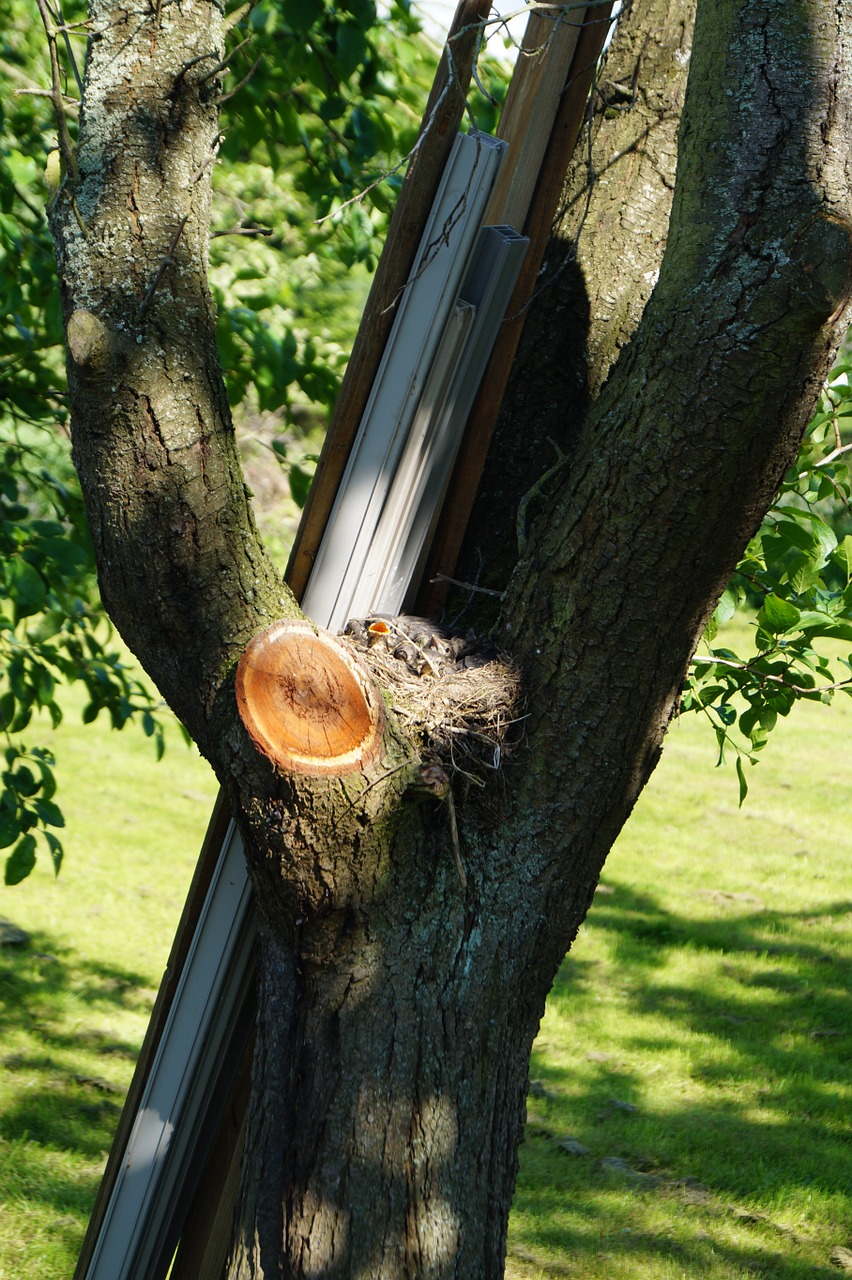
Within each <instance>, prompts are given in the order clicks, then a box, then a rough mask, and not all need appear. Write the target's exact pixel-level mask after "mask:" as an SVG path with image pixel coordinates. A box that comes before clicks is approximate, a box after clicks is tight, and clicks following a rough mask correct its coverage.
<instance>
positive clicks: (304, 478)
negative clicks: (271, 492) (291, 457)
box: [290, 462, 313, 507]
mask: <svg viewBox="0 0 852 1280" xmlns="http://www.w3.org/2000/svg"><path fill="white" fill-rule="evenodd" d="M312 479H313V477H312V476H310V475H308V473H307V471H303V470H302V468H301V467H299V466H297V465H296V463H295V462H294V463H293V465H292V466H291V468H290V492H291V494H292V495H293V501H294V502H295V504H296V506H297V507H304V505H305V503H306V502H307V500H308V492H309V490H310V487H311V480H312Z"/></svg>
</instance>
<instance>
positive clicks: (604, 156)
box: [448, 0, 695, 624]
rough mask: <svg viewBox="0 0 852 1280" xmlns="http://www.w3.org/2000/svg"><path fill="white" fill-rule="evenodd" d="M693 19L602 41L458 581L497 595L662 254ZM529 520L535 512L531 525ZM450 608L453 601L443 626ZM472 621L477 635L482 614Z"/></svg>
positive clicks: (660, 4) (659, 2)
mask: <svg viewBox="0 0 852 1280" xmlns="http://www.w3.org/2000/svg"><path fill="white" fill-rule="evenodd" d="M694 19H695V0H641V2H640V0H633V3H632V4H631V5H629V6H628V13H627V14H625V15H624V16H623V17H622V20H621V21H620V22H619V24H618V25H617V27H616V29H615V34H614V36H613V39H612V42H611V44H610V46H609V48H608V50H607V53H606V56H605V58H604V60H603V62H602V65H601V68H600V71H599V74H598V76H597V80H596V85H595V89H594V92H593V94H592V97H591V99H590V102H589V117H588V124H587V128H586V129H585V130H584V133H583V136H582V139H581V143H580V145H579V146H578V148H577V151H576V153H575V157H574V160H573V162H572V165H571V168H570V170H569V174H568V179H567V181H566V183H565V189H564V192H563V198H562V205H561V208H560V211H559V216H558V218H557V220H556V223H555V224H554V227H553V232H552V235H551V239H550V244H549V245H548V249H547V254H546V256H545V260H544V264H543V266H542V270H541V274H540V278H539V283H538V288H537V290H536V294H535V297H534V299H533V302H532V305H531V307H530V314H529V317H528V319H527V322H526V326H525V329H524V334H523V337H522V339H521V345H520V348H519V351H518V355H517V358H516V360H515V364H514V366H513V370H512V378H511V381H510V384H509V388H508V391H507V394H506V396H505V399H504V401H503V405H502V408H501V411H500V417H499V420H498V423H497V428H496V432H495V438H494V443H493V446H492V449H491V452H490V454H489V458H488V461H487V463H486V468H485V473H484V475H483V479H482V483H481V485H480V491H479V495H478V498H477V502H476V505H475V507H474V511H473V515H472V518H471V521H470V524H469V526H468V532H467V536H466V539H465V543H464V547H463V550H462V555H461V560H460V564H459V569H458V577H460V578H461V579H463V580H464V581H468V582H472V581H476V582H478V583H479V585H481V586H487V587H490V588H492V589H495V590H500V591H502V590H503V589H504V588H505V587H506V585H507V583H508V580H509V576H510V574H511V572H512V570H513V569H514V566H515V562H516V560H517V556H518V529H517V517H518V507H519V504H520V502H521V499H522V497H523V495H524V494H525V493H527V492H529V490H530V489H531V488H532V487H533V486H534V485H535V484H536V482H537V481H538V479H539V477H540V476H541V474H542V470H543V467H542V459H545V460H546V465H547V466H550V465H551V464H553V463H555V462H556V461H557V457H558V453H557V450H559V451H562V452H568V453H570V452H571V450H572V449H573V447H574V445H575V442H576V439H577V435H578V432H579V430H580V427H581V425H582V423H583V421H584V417H585V414H586V412H587V411H588V408H589V404H590V402H591V401H592V400H593V399H594V398H595V397H596V396H597V394H598V393H599V391H600V388H601V386H602V385H603V382H604V381H605V379H606V377H607V375H608V373H609V370H610V368H611V366H612V364H613V361H614V360H615V358H616V356H617V354H618V351H619V349H620V348H621V347H622V346H624V344H625V343H626V342H627V341H629V339H630V337H631V335H632V334H633V331H634V330H635V328H636V326H637V325H638V323H639V321H640V320H641V318H642V312H643V310H644V307H645V303H646V302H647V300H648V298H649V297H650V294H651V290H652V288H653V286H654V284H655V282H656V280H657V276H658V274H659V270H660V263H661V261H662V257H663V252H664V250H665V247H666V237H667V234H668V223H669V213H670V211H671V202H672V194H673V192H674V184H675V166H676V163H677V130H678V125H679V123H680V115H681V108H682V106H683V98H684V94H685V91H686V78H687V73H688V69H689V61H690V57H691V51H692V31H693V26H694ZM519 424H523V429H522V430H519V429H518V428H519ZM553 487H554V486H550V488H549V489H548V490H545V492H552V489H553ZM538 509H539V504H538V500H537V499H536V505H532V504H531V505H530V514H533V513H534V512H536V511H537V510H538ZM462 600H463V597H462V596H461V595H460V594H459V593H456V595H455V596H454V598H453V599H452V600H451V601H450V605H449V610H448V612H449V614H450V616H452V614H453V613H454V612H456V611H457V610H458V609H459V608H460V607H461V605H462ZM483 603H484V602H483V601H482V600H480V602H479V604H480V606H481V605H482V604H483ZM475 614H478V615H479V616H480V618H481V619H482V621H483V624H484V622H485V620H486V619H487V617H488V610H487V607H485V608H483V607H480V608H478V609H476V610H475ZM469 617H470V615H469V614H468V615H466V620H468V619H469Z"/></svg>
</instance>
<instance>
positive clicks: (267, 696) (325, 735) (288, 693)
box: [236, 620, 384, 776]
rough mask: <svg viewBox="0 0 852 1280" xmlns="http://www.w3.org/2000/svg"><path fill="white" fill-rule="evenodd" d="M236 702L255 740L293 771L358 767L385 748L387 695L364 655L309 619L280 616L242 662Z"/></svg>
mask: <svg viewBox="0 0 852 1280" xmlns="http://www.w3.org/2000/svg"><path fill="white" fill-rule="evenodd" d="M236 684H237V706H238V708H239V712H240V716H241V718H242V721H243V724H244V725H245V727H246V729H247V730H248V732H249V734H250V735H251V738H252V739H253V741H254V743H255V744H256V746H257V747H258V748H259V749H260V750H261V751H262V752H263V753H264V754H265V755H267V756H268V757H269V758H270V760H272V761H273V763H274V764H276V765H278V767H279V768H281V769H284V770H286V771H287V772H289V773H301V774H310V775H313V776H335V775H340V774H344V773H353V772H354V771H355V770H356V769H362V768H364V766H365V765H367V764H369V763H370V761H371V760H373V759H374V758H375V756H376V754H377V753H378V750H379V746H380V744H381V739H382V725H383V722H384V716H383V711H382V702H381V698H380V697H379V694H378V690H377V689H376V687H375V685H374V684H373V681H372V680H371V678H370V676H369V674H368V673H367V672H366V671H365V670H364V669H363V668H362V666H361V663H360V662H359V661H358V658H357V657H356V656H355V654H353V653H352V652H351V650H349V649H348V648H346V647H345V646H344V645H342V644H340V642H339V641H337V640H335V639H334V637H333V636H330V635H328V634H327V633H326V632H324V631H320V630H318V629H317V628H316V627H314V626H313V624H312V623H310V622H306V621H302V620H282V621H279V622H273V623H271V625H270V626H268V627H266V628H264V630H263V631H260V632H259V633H258V634H257V635H256V636H255V637H254V639H253V640H251V641H250V643H249V645H248V647H247V648H246V650H245V653H244V654H243V656H242V657H241V658H240V661H239V664H238V666H237V682H236Z"/></svg>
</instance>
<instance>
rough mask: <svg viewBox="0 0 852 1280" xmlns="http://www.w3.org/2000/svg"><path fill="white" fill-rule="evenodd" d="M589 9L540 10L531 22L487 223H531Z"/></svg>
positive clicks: (505, 113) (504, 120) (503, 122)
mask: <svg viewBox="0 0 852 1280" xmlns="http://www.w3.org/2000/svg"><path fill="white" fill-rule="evenodd" d="M584 16H585V9H580V10H577V9H569V10H568V12H567V13H566V12H565V11H564V10H562V9H554V10H548V9H544V10H542V9H537V10H534V11H533V12H532V13H531V14H530V16H529V20H528V21H527V28H526V31H525V32H524V38H523V40H522V41H521V46H520V50H519V53H518V62H517V70H516V71H515V74H514V75H513V76H512V79H511V82H510V84H509V90H508V93H507V94H506V101H505V102H504V103H503V110H502V112H501V113H500V123H499V125H498V128H497V137H498V138H502V139H503V140H504V141H505V142H508V144H509V156H508V160H507V163H506V164H504V165H503V168H502V170H501V172H500V176H499V177H498V179H497V182H496V184H495V186H494V194H493V196H492V198H491V205H490V207H489V210H488V214H487V216H486V219H485V221H486V224H489V225H492V226H493V225H497V224H500V223H505V224H506V225H507V226H510V227H515V228H516V229H517V230H520V229H521V228H522V227H523V225H524V223H525V222H526V219H527V213H528V212H529V207H530V204H531V203H532V198H533V194H534V192H535V188H536V184H537V182H538V175H539V171H540V169H541V164H542V160H543V159H544V153H545V151H546V150H547V144H548V142H549V141H550V134H551V132H552V130H553V124H554V121H555V120H556V116H557V113H558V111H559V102H560V99H561V97H562V92H563V90H564V88H565V85H566V82H567V80H568V78H569V75H570V70H571V62H572V60H573V57H574V53H575V51H576V48H577V42H578V41H579V39H580V34H581V31H582V23H583V18H584Z"/></svg>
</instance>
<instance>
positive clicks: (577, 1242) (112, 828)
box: [0, 699, 852, 1280]
mask: <svg viewBox="0 0 852 1280" xmlns="http://www.w3.org/2000/svg"><path fill="white" fill-rule="evenodd" d="M778 733H779V736H778V741H776V742H774V743H771V744H770V746H769V748H768V750H767V753H766V757H765V759H764V760H763V761H762V762H761V764H760V765H759V766H758V767H757V768H756V769H754V770H750V772H749V782H750V786H751V791H750V793H749V797H748V799H747V801H746V804H745V806H744V808H743V809H742V810H741V811H740V810H739V809H738V807H737V786H736V781H735V777H734V773H733V769H732V768H728V769H725V770H714V769H713V767H712V766H713V762H714V758H715V753H714V743H713V741H712V738H711V737H710V736H708V734H707V732H706V729H704V728H703V726H702V725H701V724H700V723H699V722H698V721H697V720H692V721H689V720H687V721H684V722H683V723H680V724H677V725H675V727H674V729H673V731H672V733H671V734H670V735H669V738H668V739H667V743H666V749H665V752H664V755H663V761H662V763H661V765H660V767H659V768H658V770H657V772H656V774H655V775H654V777H653V779H652V781H651V784H650V786H649V787H648V788H647V790H646V792H645V793H644V795H643V796H642V798H641V800H640V803H639V805H638V806H637V808H636V811H635V813H634V815H633V817H632V818H631V820H630V823H629V824H628V826H627V827H626V829H625V831H624V832H623V834H622V836H621V838H620V840H619V842H618V844H617V846H616V848H615V849H614V850H613V853H612V854H611V856H610V859H609V860H608V862H607V865H606V868H605V870H604V876H603V882H602V885H601V887H600V889H599V891H598V893H597V894H596V897H595V902H594V905H593V907H592V911H591V913H590V915H589V918H588V920H587V922H586V924H585V925H584V926H583V928H582V929H581V931H580V936H579V938H578V940H577V943H576V945H575V947H574V949H573V951H572V952H571V954H570V955H569V956H568V958H567V959H566V961H565V962H564V964H563V965H562V968H561V969H560V972H559V975H558V978H557V981H556V984H555V986H554V989H553V992H552V994H551V997H550V999H549V1001H548V1005H547V1011H546V1014H545V1018H544V1021H543V1023H542V1028H541V1033H540V1035H539V1038H538V1041H537V1043H536V1047H535V1051H534V1054H533V1060H532V1064H531V1069H530V1076H531V1080H532V1087H531V1093H530V1097H529V1101H528V1117H529V1118H528V1124H527V1132H526V1141H525V1144H524V1146H523V1148H522V1151H521V1171H520V1177H519V1182H518V1188H517V1194H516V1197H515V1207H514V1210H513V1214H512V1220H511V1224H510V1237H509V1260H508V1267H507V1275H508V1277H509V1280H549V1278H551V1277H563V1276H570V1277H573V1278H574V1280H622V1278H623V1280H745V1278H746V1277H754V1276H763V1277H767V1280H814V1278H816V1280H820V1278H824V1280H829V1277H836V1276H837V1275H838V1274H839V1273H838V1271H837V1269H836V1267H834V1266H832V1265H831V1262H830V1255H831V1251H832V1249H833V1248H835V1247H836V1246H838V1245H839V1246H844V1247H846V1248H852V1147H850V1141H849V1139H850V1117H852V1065H850V1064H852V1010H850V1003H849V1000H850V997H849V991H850V985H852V984H850V978H852V829H850V823H849V814H850V813H852V767H850V764H849V757H850V739H852V702H850V701H849V700H848V699H845V700H841V701H840V702H839V703H838V705H837V707H836V708H833V709H831V710H827V709H826V708H824V707H821V706H819V705H816V704H808V705H806V706H803V707H800V708H797V709H796V711H795V712H794V714H793V716H792V717H791V719H790V721H789V722H788V723H785V724H783V725H782V727H781V729H780V730H779V731H778ZM53 745H54V749H55V750H56V753H57V756H58V762H59V764H58V774H59V777H60V785H61V791H60V794H59V797H58V798H59V799H60V801H61V803H62V805H63V807H64V810H65V813H66V817H67V821H68V828H67V832H66V839H65V845H66V851H67V852H66V862H65V865H64V867H63V870H62V874H61V875H60V877H59V879H58V880H55V879H54V877H53V875H52V872H51V871H50V869H49V867H48V865H47V860H46V859H42V860H41V861H40V863H39V865H38V867H37V868H36V872H35V874H34V875H33V876H32V877H31V878H30V880H28V881H26V882H25V883H24V884H22V885H20V886H18V887H17V888H15V889H4V890H0V892H2V894H3V900H2V905H0V916H2V917H5V918H7V919H9V920H12V921H13V922H14V923H15V924H16V925H18V926H20V927H22V928H24V929H26V930H27V931H28V932H29V934H30V935H31V936H30V940H29V942H28V944H27V945H25V946H20V947H10V946H4V947H0V1061H1V1062H2V1067H3V1070H2V1072H0V1280H19V1278H20V1277H21V1276H34V1277H38V1280H68V1277H69V1276H70V1275H71V1273H72V1271H73V1268H74V1264H75V1260H76V1256H77V1252H78V1250H79V1247H80V1243H81V1241H82V1236H83V1232H84V1230H85V1225H86V1221H87V1217H88V1213H89V1210H90V1208H91V1204H92V1201H93V1199H94V1196H95V1193H96V1190H97V1186H98V1182H99V1179H100V1175H101V1171H102V1169H103V1165H104V1162H105V1159H106V1154H107V1152H108V1150H109V1146H110V1143H111V1141H112V1135H113V1132H114V1130H115V1125H116V1123H117V1120H118V1116H119V1113H120V1109H121V1105H122V1101H123V1097H124V1093H125V1091H126V1088H127V1085H128V1083H129V1080H130V1076H131V1073H132V1070H133V1064H134V1061H135V1057H136V1054H137V1052H138V1048H139V1045H140V1043H141V1040H142V1036H143V1034H144V1030H145V1026H146V1022H147V1018H148V1016H149V1012H150V1008H151V1005H152V1003H153V1000H154V996H155V994H156V989H157V985H158V983H159V980H160V976H161V973H162V970H163V966H164V964H165V961H166V957H167V955H168V951H169V947H170V945H171V940H172V936H173V933H174V929H175V925H176V922H177V919H178V916H179V913H180V910H181V907H182V905H183V901H184V897H185V894H186V889H187V886H188V883H189V878H190V874H191V871H192V867H193V865H194V862H195V859H196V857H197V855H198V851H199V848H200V845H201V840H202V838H203V833H204V829H205V826H206V823H207V819H208V817H209V814H210V810H211V807H212V802H213V798H214V795H215V785H214V782H213V779H212V776H211V774H210V771H209V769H208V768H207V766H206V765H205V764H204V762H203V761H201V760H199V759H198V757H197V755H195V754H194V753H192V752H190V751H189V750H187V749H186V748H185V747H184V746H183V744H182V742H181V740H180V738H179V736H178V735H177V733H176V732H174V733H173V734H172V735H170V746H169V749H168V751H167V754H166V757H165V760H164V761H163V762H162V763H161V764H160V765H157V764H156V763H155V761H154V757H153V751H152V749H151V745H150V743H149V742H148V741H147V740H145V739H144V738H143V737H142V735H141V734H139V733H134V732H133V730H127V731H125V732H124V733H123V734H121V735H118V734H115V733H112V732H110V731H109V729H108V728H106V726H104V725H100V724H96V725H95V726H94V727H90V728H85V729H84V728H83V727H82V726H81V725H80V724H79V721H76V722H75V720H74V718H73V715H72V714H71V713H69V716H68V718H67V720H66V722H65V723H64V724H63V725H62V727H61V728H60V730H59V731H58V732H57V733H56V735H55V736H54V741H53ZM578 1144H579V1146H578ZM583 1151H585V1154H582V1152H583ZM578 1152H580V1153H578ZM471 1280H480V1277H471Z"/></svg>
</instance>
